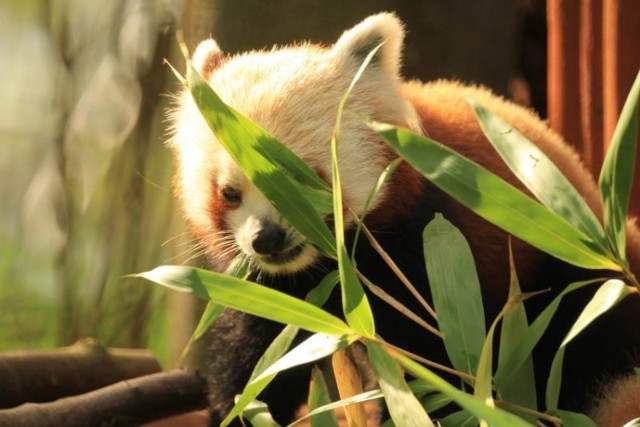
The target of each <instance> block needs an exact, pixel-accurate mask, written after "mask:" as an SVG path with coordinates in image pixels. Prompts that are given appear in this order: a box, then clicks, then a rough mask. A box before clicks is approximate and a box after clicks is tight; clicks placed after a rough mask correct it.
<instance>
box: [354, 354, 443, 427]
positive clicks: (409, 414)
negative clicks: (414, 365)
mask: <svg viewBox="0 0 640 427" xmlns="http://www.w3.org/2000/svg"><path fill="white" fill-rule="evenodd" d="M366 345H367V351H368V355H369V361H370V362H371V365H372V366H373V370H374V372H375V374H376V377H377V378H378V383H379V384H380V389H381V390H382V393H383V394H384V399H385V402H386V403H387V409H388V410H389V414H390V415H391V419H392V420H393V422H394V423H395V425H396V426H398V427H405V426H406V427H410V426H415V427H426V426H433V422H432V421H431V419H430V418H429V415H427V413H426V412H425V411H424V408H423V407H422V405H421V404H420V402H419V401H418V399H417V398H416V397H415V395H414V394H413V393H412V392H411V389H410V388H409V386H408V385H407V383H406V381H405V380H404V374H403V372H402V371H401V370H400V367H399V366H398V365H397V363H396V362H395V361H394V360H393V359H392V358H391V356H389V354H387V352H386V351H385V350H384V349H383V348H382V347H380V345H379V344H377V343H374V342H370V341H369V342H367V343H366Z"/></svg>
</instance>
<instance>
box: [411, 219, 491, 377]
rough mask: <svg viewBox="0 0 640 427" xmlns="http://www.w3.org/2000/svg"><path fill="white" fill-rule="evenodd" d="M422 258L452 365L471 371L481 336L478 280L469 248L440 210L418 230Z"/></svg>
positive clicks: (470, 372) (477, 358)
mask: <svg viewBox="0 0 640 427" xmlns="http://www.w3.org/2000/svg"><path fill="white" fill-rule="evenodd" d="M422 240H423V245H424V246H423V248H424V258H425V263H426V268H427V276H428V278H429V286H430V287H431V295H432V296H433V304H434V307H435V310H436V313H438V329H439V330H440V331H442V334H443V335H444V345H445V348H446V350H447V354H448V355H449V359H450V360H451V363H452V364H453V366H454V367H455V368H456V369H458V370H459V371H462V372H466V373H468V374H470V375H474V374H475V372H476V370H477V369H478V360H479V358H480V352H481V351H482V345H483V342H484V340H485V335H486V331H485V318H484V308H483V305H482V295H481V294H480V282H479V280H478V274H477V272H476V267H475V262H474V260H473V255H472V254H471V249H470V248H469V244H468V243H467V241H466V239H465V238H464V236H463V235H462V233H460V231H459V230H458V229H457V228H455V227H454V226H453V224H451V223H450V222H449V221H447V220H446V219H445V218H444V217H443V216H442V215H441V214H436V216H435V218H434V219H433V220H432V221H431V222H429V224H428V225H427V226H426V227H425V229H424V232H423V234H422Z"/></svg>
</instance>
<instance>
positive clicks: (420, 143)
mask: <svg viewBox="0 0 640 427" xmlns="http://www.w3.org/2000/svg"><path fill="white" fill-rule="evenodd" d="M370 126H371V127H372V128H373V129H374V130H375V131H376V132H378V133H379V134H380V135H381V136H382V137H383V138H384V139H385V140H386V141H387V143H388V144H389V145H390V146H391V147H392V148H394V149H395V150H396V151H397V152H398V153H399V154H400V155H401V156H402V157H403V158H404V159H405V160H407V161H408V162H409V163H410V164H411V165H412V166H414V167H415V168H416V169H417V170H418V171H420V172H421V173H422V174H423V175H424V176H425V177H426V178H428V179H429V181H430V182H432V183H433V184H435V185H436V186H438V187H439V188H441V189H442V190H443V191H445V192H446V193H447V194H449V195H450V196H451V197H453V198H454V199H456V200H457V201H458V202H460V203H462V204H463V205H465V206H466V207H468V208H469V209H471V210H473V211H474V212H476V213H477V214H478V215H480V216H481V217H483V218H485V219H486V220H487V221H489V222H492V223H493V224H496V225H497V226H499V227H500V228H502V229H504V230H505V231H507V232H508V233H510V234H512V235H514V236H516V237H518V238H520V239H522V240H524V241H525V242H527V243H529V244H531V245H532V246H535V247H536V248H538V249H540V250H542V251H544V252H547V253H549V254H551V255H553V256H555V257H557V258H559V259H561V260H564V261H566V262H568V263H570V264H574V265H578V266H581V267H584V268H591V269H611V270H617V271H619V270H620V266H618V265H617V264H616V263H615V262H613V261H612V260H610V259H609V258H608V257H607V255H606V254H603V253H602V251H601V250H600V249H599V248H598V246H597V244H596V243H594V242H593V241H592V240H591V239H590V238H589V237H588V236H587V235H585V234H584V233H582V232H580V231H579V230H577V229H576V228H575V227H573V226H572V225H571V224H569V223H568V222H566V221H565V220H563V219H560V218H559V217H558V216H557V215H555V214H552V213H551V212H549V211H548V210H547V209H546V208H545V207H543V206H542V205H541V204H540V203H538V202H536V201H534V200H533V199H531V198H529V197H527V196H526V195H525V194H523V193H522V192H520V191H519V190H517V189H516V188H515V187H513V186H512V185H511V184H509V183H507V182H506V181H504V180H503V179H501V178H499V177H497V176H496V175H494V174H492V173H490V172H489V171H487V170H486V169H484V168H482V167H481V166H479V165H477V164H476V163H474V162H472V161H470V160H468V159H466V158H464V157H463V156H461V155H459V154H457V153H456V152H454V151H453V150H451V149H450V148H448V147H446V146H444V145H442V144H439V143H437V142H435V141H433V140H430V139H428V138H425V137H422V136H420V135H416V134H415V133H413V132H411V131H408V130H406V129H402V128H398V127H394V126H390V125H384V124H380V123H372V124H370Z"/></svg>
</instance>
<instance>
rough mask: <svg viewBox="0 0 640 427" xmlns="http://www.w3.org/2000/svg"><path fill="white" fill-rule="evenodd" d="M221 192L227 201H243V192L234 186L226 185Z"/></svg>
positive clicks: (234, 202) (236, 202)
mask: <svg viewBox="0 0 640 427" xmlns="http://www.w3.org/2000/svg"><path fill="white" fill-rule="evenodd" d="M220 194H221V195H222V198H223V199H224V200H225V201H226V202H227V203H232V204H238V203H240V202H241V201H242V194H240V191H238V190H236V189H235V188H233V187H224V188H223V189H222V190H220Z"/></svg>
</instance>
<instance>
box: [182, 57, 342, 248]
mask: <svg viewBox="0 0 640 427" xmlns="http://www.w3.org/2000/svg"><path fill="white" fill-rule="evenodd" d="M187 82H188V88H189V90H190V91H191V95H192V96H193V99H194V101H195V103H196V105H197V106H198V108H199V109H200V112H201V113H202V116H203V117H204V119H205V120H206V122H207V123H208V124H209V126H210V127H211V129H212V131H213V133H214V134H215V135H216V138H217V139H218V141H219V142H220V144H221V145H222V146H223V147H224V148H225V149H226V150H227V152H228V153H229V155H230V156H231V157H232V158H233V160H234V161H235V162H236V164H238V166H239V167H240V169H242V171H243V172H244V174H245V175H246V176H247V178H248V179H249V180H250V181H251V182H252V183H253V184H254V185H255V186H256V187H257V188H258V189H259V190H260V191H261V192H262V193H263V194H264V195H265V197H266V198H267V199H269V201H270V202H271V203H272V204H273V206H274V207H275V208H276V209H277V210H278V212H279V213H280V214H281V215H282V216H283V217H284V218H286V220H287V221H288V222H289V223H290V224H291V225H293V226H294V227H295V228H296V229H297V230H298V231H300V233H302V234H303V235H304V236H305V237H307V238H308V239H309V240H310V241H311V242H313V243H314V244H315V245H316V246H317V247H318V248H319V249H320V250H321V251H322V252H323V253H324V254H325V255H327V256H330V257H335V242H334V239H333V236H332V235H331V231H330V230H329V228H328V227H327V225H326V224H325V222H324V221H323V220H322V218H321V216H320V215H319V213H318V212H320V213H326V212H325V211H326V208H327V207H328V206H330V200H331V195H330V194H329V192H328V190H326V198H325V200H324V201H323V202H322V203H321V204H320V206H318V209H316V208H314V206H312V204H311V203H310V202H309V199H308V197H305V196H309V198H311V199H314V200H317V198H318V195H319V194H321V193H318V191H325V189H326V185H325V184H324V182H322V180H321V179H320V178H319V177H317V175H316V174H315V172H313V171H311V170H310V169H309V168H308V166H306V165H305V164H304V162H302V160H300V159H297V158H295V156H294V155H293V154H292V153H291V152H290V151H289V150H288V149H287V148H286V147H284V146H283V145H282V144H281V143H280V142H278V141H277V140H276V139H275V138H273V137H271V136H270V135H269V134H267V133H266V131H264V130H263V129H261V128H260V127H258V126H257V125H255V124H254V123H252V122H251V121H250V120H248V119H247V118H245V117H244V116H242V115H241V114H240V113H238V112H237V111H235V110H234V109H233V108H231V107H229V106H227V105H225V103H224V102H223V101H222V100H221V99H220V97H219V96H218V95H217V94H216V93H215V92H214V91H213V89H212V88H211V86H209V84H208V83H207V82H206V81H205V80H204V79H202V77H201V76H200V75H199V74H198V73H197V72H196V71H195V70H194V69H193V67H191V66H189V67H188V68H187ZM239 141H241V143H239ZM294 159H297V160H294ZM285 171H286V172H285ZM313 176H315V178H314V177H313ZM301 184H303V185H301ZM305 186H306V187H310V188H311V189H312V191H310V192H305V191H304V187H305ZM305 193H306V194H305Z"/></svg>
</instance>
